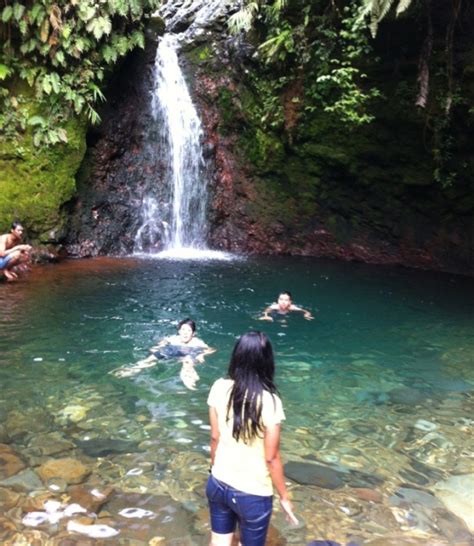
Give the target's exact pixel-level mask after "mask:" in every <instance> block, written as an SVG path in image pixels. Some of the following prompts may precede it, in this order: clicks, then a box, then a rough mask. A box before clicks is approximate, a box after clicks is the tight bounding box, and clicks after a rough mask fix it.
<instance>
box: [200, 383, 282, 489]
mask: <svg viewBox="0 0 474 546" xmlns="http://www.w3.org/2000/svg"><path fill="white" fill-rule="evenodd" d="M233 385H234V381H233V380H232V379H218V380H217V381H216V382H215V383H214V385H212V388H211V391H210V392H209V397H208V399H207V403H208V405H209V406H210V407H212V408H215V410H216V412H217V418H218V426H219V443H218V445H217V450H216V456H215V459H214V466H213V467H212V475H213V476H214V477H215V478H217V479H218V480H220V481H222V482H224V483H226V484H227V485H230V486H231V487H234V488H235V489H238V490H239V491H243V492H244V493H250V494H251V495H261V496H269V495H272V494H273V488H272V480H271V477H270V473H269V471H268V467H267V464H266V462H265V449H264V442H263V437H258V436H257V437H256V438H254V439H253V440H252V441H251V442H249V443H244V441H243V440H240V441H238V442H237V441H236V440H235V439H234V438H233V437H232V426H233V421H234V419H233V417H232V411H231V413H230V418H229V420H228V421H226V417H227V404H228V402H229V396H230V391H231V389H232V387H233ZM284 419H285V414H284V412H283V406H282V403H281V400H280V398H279V397H278V396H277V395H276V394H274V395H272V394H271V393H269V392H268V391H264V392H263V395H262V423H263V425H264V426H269V425H275V424H279V423H281V421H283V420H284Z"/></svg>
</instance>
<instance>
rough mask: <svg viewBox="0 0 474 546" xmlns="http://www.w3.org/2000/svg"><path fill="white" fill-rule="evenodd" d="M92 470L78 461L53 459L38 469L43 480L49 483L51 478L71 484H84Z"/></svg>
mask: <svg viewBox="0 0 474 546" xmlns="http://www.w3.org/2000/svg"><path fill="white" fill-rule="evenodd" d="M90 473H91V469H90V468H88V467H87V466H85V465H84V464H83V463H81V462H80V461H78V460H77V459H71V458H66V459H53V460H51V461H48V462H47V463H45V464H43V465H41V466H40V467H39V468H38V474H39V475H40V477H41V479H42V480H43V481H44V482H45V483H47V482H48V481H49V480H50V479H51V478H61V479H63V480H65V481H66V482H67V483H69V484H76V483H81V482H83V481H84V480H85V479H86V478H87V476H88V475H89V474H90Z"/></svg>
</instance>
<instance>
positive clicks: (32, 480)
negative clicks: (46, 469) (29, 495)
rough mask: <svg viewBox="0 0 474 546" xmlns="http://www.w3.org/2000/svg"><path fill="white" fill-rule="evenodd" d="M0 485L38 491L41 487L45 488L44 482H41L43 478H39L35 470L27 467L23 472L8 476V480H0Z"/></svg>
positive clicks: (18, 489) (20, 489)
mask: <svg viewBox="0 0 474 546" xmlns="http://www.w3.org/2000/svg"><path fill="white" fill-rule="evenodd" d="M0 486H5V487H11V488H12V489H14V490H15V491H26V492H30V491H38V490H39V489H43V484H42V483H41V480H40V479H39V478H38V476H37V474H36V473H35V472H33V470H31V469H30V468H27V469H26V470H23V471H22V472H19V473H18V474H15V475H14V476H11V477H10V478H7V479H6V480H2V481H1V482H0Z"/></svg>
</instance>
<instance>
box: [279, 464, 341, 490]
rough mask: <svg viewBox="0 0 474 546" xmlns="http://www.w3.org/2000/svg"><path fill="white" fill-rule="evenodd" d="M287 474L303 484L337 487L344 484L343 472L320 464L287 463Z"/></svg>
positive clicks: (328, 487)
mask: <svg viewBox="0 0 474 546" xmlns="http://www.w3.org/2000/svg"><path fill="white" fill-rule="evenodd" d="M285 475H286V476H287V477H288V478H290V479H291V480H293V481H295V482H297V483H300V484H303V485H317V486H318V487H323V488H324V489H337V488H339V487H342V486H343V485H344V481H343V474H342V472H337V471H336V470H333V469H332V468H329V467H327V466H322V465H319V464H312V463H303V462H297V461H292V462H289V463H286V465H285Z"/></svg>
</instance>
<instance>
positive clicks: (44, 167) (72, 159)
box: [0, 120, 87, 242]
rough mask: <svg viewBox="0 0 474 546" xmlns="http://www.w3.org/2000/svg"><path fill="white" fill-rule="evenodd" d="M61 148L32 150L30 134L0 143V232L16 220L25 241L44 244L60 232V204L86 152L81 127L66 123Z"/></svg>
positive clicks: (69, 192)
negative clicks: (65, 138) (65, 137)
mask: <svg viewBox="0 0 474 546" xmlns="http://www.w3.org/2000/svg"><path fill="white" fill-rule="evenodd" d="M65 128H66V131H67V135H68V143H67V144H57V145H55V146H51V147H48V148H36V147H35V146H34V145H33V139H32V135H31V133H30V132H28V133H26V134H25V135H24V136H23V137H22V138H20V139H19V141H18V142H16V143H12V142H0V228H1V229H2V230H3V231H5V230H8V227H9V225H10V224H11V222H12V220H14V219H19V220H20V221H21V222H22V223H23V224H24V225H25V227H26V228H27V229H28V235H29V238H30V239H34V240H37V241H39V242H47V241H49V240H51V239H57V234H59V233H61V232H62V231H63V227H64V223H65V217H64V214H63V213H62V211H61V208H62V205H63V204H64V203H65V202H66V201H68V200H69V199H71V197H72V196H73V194H74V192H75V188H76V183H75V174H76V171H77V170H78V168H79V165H80V163H81V161H82V159H83V157H84V153H85V150H86V141H85V134H86V129H87V127H86V124H85V123H84V122H82V121H79V120H71V121H69V122H68V124H67V126H66V127H65Z"/></svg>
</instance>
